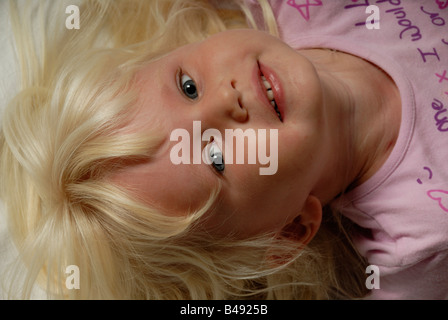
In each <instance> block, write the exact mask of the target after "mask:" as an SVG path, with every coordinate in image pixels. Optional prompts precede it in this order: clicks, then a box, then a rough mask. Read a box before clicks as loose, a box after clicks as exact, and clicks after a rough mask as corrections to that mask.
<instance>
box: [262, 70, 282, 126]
mask: <svg viewBox="0 0 448 320" xmlns="http://www.w3.org/2000/svg"><path fill="white" fill-rule="evenodd" d="M255 75H256V77H257V79H256V83H258V85H257V91H258V92H259V95H261V97H263V99H262V100H263V102H264V104H265V105H267V106H268V107H269V109H270V110H271V111H272V112H273V113H274V115H275V117H276V118H278V115H277V111H276V110H275V109H274V107H273V106H272V105H271V101H270V100H269V98H268V96H267V93H266V88H265V86H264V84H263V81H262V80H261V76H262V75H263V76H264V77H265V78H266V80H267V81H268V82H269V83H270V85H271V90H272V92H273V93H274V100H275V103H276V105H277V108H278V110H279V112H280V117H281V121H284V116H285V115H284V111H283V107H282V105H283V101H282V99H283V97H282V90H281V85H280V82H279V80H278V77H277V75H276V74H275V73H274V71H273V70H271V69H270V68H268V67H267V66H265V65H263V64H261V63H260V62H259V61H257V66H256V72H255Z"/></svg>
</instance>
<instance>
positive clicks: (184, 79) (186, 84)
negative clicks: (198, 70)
mask: <svg viewBox="0 0 448 320" xmlns="http://www.w3.org/2000/svg"><path fill="white" fill-rule="evenodd" d="M179 85H180V89H181V90H182V92H183V93H184V95H185V96H186V97H187V98H189V99H192V100H195V99H197V98H198V96H199V94H198V89H197V87H196V83H195V82H194V80H193V79H191V78H190V77H189V76H187V75H186V74H182V72H181V73H180V79H179Z"/></svg>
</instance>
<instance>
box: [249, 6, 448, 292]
mask: <svg viewBox="0 0 448 320" xmlns="http://www.w3.org/2000/svg"><path fill="white" fill-rule="evenodd" d="M270 2H271V5H272V7H273V10H274V13H275V16H276V18H277V21H278V24H279V30H280V34H281V37H282V39H283V40H284V41H285V42H286V43H288V44H289V45H290V46H292V47H293V48H296V49H304V48H312V47H323V48H332V49H336V50H340V51H344V52H348V53H351V54H353V55H356V56H359V57H362V58H364V59H366V60H368V61H370V62H372V63H373V64H376V65H378V66H379V67H381V68H382V69H383V70H385V71H386V72H387V73H388V74H389V75H390V76H391V77H392V78H393V80H394V81H395V83H396V84H397V86H398V88H399V90H400V94H401V100H402V121H401V127H400V133H399V137H398V141H397V143H396V146H395V148H394V150H393V151H392V154H391V155H390V157H389V158H388V160H387V162H386V163H385V164H384V165H383V166H382V167H381V169H380V170H379V171H378V172H377V173H376V174H375V175H374V176H373V177H372V178H371V179H369V180H368V181H367V182H365V183H364V184H362V185H361V186H359V187H357V188H356V189H354V190H352V191H351V192H349V193H347V194H346V195H345V196H344V198H343V199H341V200H340V201H338V203H337V204H335V205H337V206H338V208H339V209H340V210H341V211H342V213H343V214H344V215H345V216H347V217H348V218H350V219H351V220H353V221H354V222H355V223H357V224H358V225H360V226H362V227H364V228H368V229H370V231H371V237H370V236H369V237H367V236H356V238H355V239H354V240H355V245H356V247H357V248H358V250H359V251H360V253H361V254H362V255H363V256H365V257H366V258H367V259H368V261H369V263H370V264H372V265H376V266H378V267H379V271H380V273H379V280H380V282H379V285H380V289H372V290H371V291H370V295H369V297H370V298H373V299H448V1H447V0H428V1H423V2H422V1H400V0H378V1H377V0H370V1H369V0H358V1H352V0H341V1H334V0H333V1H325V0H322V1H320V0H311V1H310V0H284V1H280V0H278V1H276V0H271V1H270ZM246 3H248V4H249V5H250V8H251V10H252V12H253V14H254V15H255V17H256V21H257V23H259V25H260V26H261V25H262V15H261V10H260V8H259V7H258V5H257V4H255V1H253V0H246ZM368 5H376V6H377V8H378V9H379V17H378V16H377V17H376V18H379V19H378V20H377V23H376V26H379V29H369V28H367V26H366V21H369V22H370V21H372V20H376V19H375V17H374V16H373V15H372V14H373V12H372V11H368V13H366V8H367V6H368ZM378 21H379V23H378ZM369 274H370V273H369ZM369 274H366V279H367V277H368V276H369Z"/></svg>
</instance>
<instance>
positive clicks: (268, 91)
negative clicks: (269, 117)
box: [260, 74, 283, 122]
mask: <svg viewBox="0 0 448 320" xmlns="http://www.w3.org/2000/svg"><path fill="white" fill-rule="evenodd" d="M260 78H261V80H262V82H263V85H264V87H265V89H266V96H267V97H268V100H269V102H270V103H271V105H272V107H273V108H274V110H275V112H276V113H277V116H278V118H279V119H280V121H282V122H283V119H282V115H281V113H280V110H279V109H278V106H277V102H275V97H274V91H272V86H271V84H270V83H269V81H267V80H266V78H265V76H264V75H263V74H262V75H261V76H260Z"/></svg>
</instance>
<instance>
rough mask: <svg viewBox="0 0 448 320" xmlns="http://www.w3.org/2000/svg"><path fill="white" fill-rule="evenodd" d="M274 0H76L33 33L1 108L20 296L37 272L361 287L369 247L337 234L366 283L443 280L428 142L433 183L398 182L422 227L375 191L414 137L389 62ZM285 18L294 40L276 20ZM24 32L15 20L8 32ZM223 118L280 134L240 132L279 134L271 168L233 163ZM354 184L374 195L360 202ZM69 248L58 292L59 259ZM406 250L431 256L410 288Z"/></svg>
mask: <svg viewBox="0 0 448 320" xmlns="http://www.w3.org/2000/svg"><path fill="white" fill-rule="evenodd" d="M271 4H272V11H271V8H270V6H269V4H268V3H267V2H264V1H261V2H260V6H259V4H258V3H252V2H248V3H247V5H246V6H243V7H242V11H241V12H244V13H245V15H244V16H243V15H242V14H240V11H236V10H234V8H236V7H234V6H229V8H217V7H216V6H213V5H211V4H209V3H208V2H207V1H191V2H190V1H157V2H155V1H154V2H140V1H118V2H113V3H112V2H106V1H104V2H103V1H95V2H87V3H86V4H85V6H80V12H84V15H85V16H83V15H82V17H85V18H83V19H82V20H81V22H82V23H81V28H80V30H79V31H76V30H71V31H70V32H69V31H68V30H62V33H63V37H61V38H60V40H59V41H52V42H49V43H45V45H44V48H45V52H43V53H42V57H43V58H42V59H43V60H42V61H43V63H37V61H38V60H32V59H23V60H22V62H23V64H25V63H27V64H29V65H28V68H27V65H23V66H22V69H23V70H24V75H23V79H24V80H23V87H24V90H23V91H21V93H20V94H19V95H18V96H17V97H16V98H15V99H14V100H13V101H12V103H11V104H10V105H9V106H8V109H7V110H6V112H5V114H4V116H3V126H2V130H3V135H2V140H1V150H2V151H1V157H2V158H1V174H2V189H1V192H2V193H1V194H2V199H4V202H5V204H6V207H7V212H8V214H9V217H10V219H11V232H12V234H13V236H14V238H15V240H16V243H17V247H18V249H19V252H20V256H21V258H22V262H23V263H24V264H25V266H26V267H27V268H28V269H29V272H28V275H27V277H26V279H25V281H24V283H23V284H24V286H25V288H24V291H23V292H24V293H25V297H27V295H28V294H29V292H30V288H31V285H32V284H33V283H34V282H35V281H37V283H46V290H47V294H48V296H49V297H67V298H147V299H173V298H174V299H181V298H187V299H204V298H206V299H209V298H221V299H222V298H224V299H230V298H276V299H294V298H295V299H300V298H308V299H328V298H354V297H356V298H358V297H365V296H366V293H367V288H366V286H365V278H366V275H365V274H364V271H365V268H366V266H367V263H365V262H364V260H363V258H362V257H359V256H358V255H357V253H356V252H354V250H353V248H352V246H351V239H353V241H354V244H355V246H356V249H357V250H359V251H360V252H361V253H362V254H363V255H364V257H365V258H367V259H368V260H369V263H370V264H376V265H378V266H379V267H380V269H379V270H380V272H381V274H380V276H381V288H380V289H378V290H377V289H375V290H373V291H372V292H370V296H371V297H373V298H376V297H378V298H407V297H417V298H444V297H446V294H447V293H446V291H444V288H446V287H447V286H446V284H447V282H446V281H447V280H446V276H444V274H443V273H441V272H440V270H443V267H445V266H446V261H447V260H446V259H447V258H446V243H447V242H446V237H445V238H443V237H444V233H443V232H442V230H446V226H447V218H446V215H443V214H442V215H441V216H440V214H441V213H444V212H443V210H444V207H443V201H442V198H439V199H441V200H439V201H436V200H433V198H434V199H438V198H437V197H438V196H440V192H442V193H443V190H444V189H443V188H444V186H443V177H444V176H443V175H444V172H443V171H442V165H443V164H442V163H438V162H437V160H436V159H433V158H432V157H431V158H430V159H431V161H432V162H431V164H427V166H425V168H427V169H429V170H430V172H431V180H432V181H431V187H430V189H431V190H429V191H428V192H427V195H428V196H427V197H425V196H424V197H423V198H417V194H416V195H415V197H414V198H413V200H415V204H419V203H421V205H420V207H421V208H423V209H427V211H428V212H424V211H422V210H423V209H422V210H420V209H418V208H419V207H418V206H416V205H413V206H414V208H413V209H415V213H417V214H418V213H420V216H421V215H422V214H431V215H435V216H434V218H433V220H436V219H437V220H436V221H437V223H436V224H435V225H433V226H432V227H431V229H429V227H430V225H426V224H425V225H423V226H422V228H421V229H420V225H418V224H417V223H427V222H425V220H423V221H421V220H418V219H417V218H416V217H414V216H415V213H413V212H410V210H409V209H406V207H404V204H407V201H408V199H409V198H408V197H407V196H401V198H402V200H400V197H398V199H397V196H394V198H393V199H394V201H391V197H390V196H389V197H386V196H383V197H382V199H383V200H382V202H381V203H380V202H379V201H378V200H377V198H376V194H375V192H392V191H389V188H392V186H389V184H394V183H400V182H399V181H401V180H400V179H404V177H402V176H399V177H397V179H399V180H398V181H396V180H395V179H386V178H389V176H390V177H391V178H393V175H394V174H398V173H399V174H404V173H401V171H400V170H402V169H399V168H401V165H400V166H399V164H400V163H402V162H403V161H406V160H405V159H407V155H406V156H405V155H404V154H403V150H414V149H413V148H412V146H413V145H412V141H411V136H412V135H411V134H412V132H413V130H415V131H418V130H417V128H419V127H418V124H416V125H417V127H415V129H414V127H413V126H414V123H413V120H412V119H414V116H413V115H412V112H413V111H412V110H410V109H412V108H408V107H405V106H408V105H411V106H412V97H413V95H412V93H411V90H410V89H411V88H412V87H411V85H409V84H408V80H406V78H405V77H404V76H402V74H403V71H402V70H401V69H400V67H396V66H393V67H391V65H392V64H391V63H389V62H388V61H389V59H390V58H384V59H383V57H382V56H381V59H380V58H379V57H377V56H376V55H375V54H373V53H372V52H368V51H365V50H366V49H358V48H356V49H353V48H352V47H351V46H349V45H347V47H345V46H344V45H343V42H342V40H340V39H339V38H338V37H337V32H343V31H345V29H343V27H344V26H345V27H347V28H348V27H349V26H350V28H351V27H352V26H351V25H349V26H348V25H347V24H343V23H342V22H338V23H340V28H341V30H342V31H341V30H340V29H337V28H336V29H335V34H334V39H335V40H334V41H335V42H334V43H336V44H338V45H339V46H337V45H334V43H333V42H332V40H330V39H333V36H331V37H330V38H328V37H324V36H322V37H321V36H320V34H321V33H320V31H319V29H318V28H317V26H318V25H320V24H322V22H321V21H320V20H319V19H327V18H326V17H325V15H324V17H322V18H316V19H317V20H316V19H312V13H313V9H316V8H319V6H318V4H320V2H319V1H318V2H316V6H315V7H313V6H311V5H308V6H300V5H297V4H295V3H293V2H287V3H285V2H275V1H273V2H272V3H271ZM332 6H335V8H336V7H338V8H339V7H341V4H340V3H339V4H332ZM13 8H14V6H13ZM346 10H347V12H348V9H346ZM251 12H252V13H251ZM328 12H330V11H328ZM331 12H333V10H331ZM272 14H274V15H275V16H276V18H277V22H278V26H279V27H280V28H279V29H276V25H275V24H274V23H273V21H274V19H273V18H274V17H273V16H272ZM293 14H296V15H298V16H299V17H303V20H304V22H303V23H302V24H301V20H298V19H293V17H291V16H290V15H293ZM383 15H384V14H383ZM350 16H351V15H350ZM350 16H347V17H350ZM284 17H288V18H284ZM347 17H345V18H347ZM296 18H297V17H296ZM263 19H264V20H263ZM14 21H15V20H14V19H13V22H14ZM118 21H119V23H117V22H118ZM246 21H251V22H252V26H253V27H255V25H258V26H259V28H264V26H265V25H266V26H267V27H268V29H269V30H270V31H271V32H272V33H273V34H274V35H275V34H278V35H280V36H281V37H282V39H283V40H285V41H286V40H287V41H288V43H289V44H290V45H291V44H294V46H295V47H297V48H294V49H293V48H292V47H291V46H290V45H287V44H286V43H285V42H283V41H282V40H280V39H278V38H276V37H274V36H271V35H269V34H267V33H265V32H262V31H256V30H251V29H248V28H247V26H246V25H245V22H246ZM263 21H266V23H264V22H263ZM314 21H317V22H316V24H315V26H314V27H313V28H310V29H309V30H308V29H307V28H308V25H307V23H310V25H311V24H313V23H314ZM392 21H394V20H392ZM381 22H382V20H381ZM22 23H23V21H22ZM296 23H297V24H296ZM15 26H16V28H18V21H15ZM297 26H300V27H301V29H303V33H302V36H303V42H302V39H301V40H300V41H299V40H298V39H299V38H295V37H293V35H292V34H291V33H289V32H290V30H296V28H297ZM53 28H57V27H55V26H53V27H52V28H49V27H47V28H46V30H53ZM328 28H329V29H328V30H324V31H325V32H327V33H328V34H329V35H332V32H331V30H333V29H331V27H330V26H329V27H328ZM229 29H235V30H229ZM324 29H325V28H324ZM365 29H366V30H363V32H360V34H363V35H364V34H366V32H368V31H369V30H368V29H367V28H365ZM221 31H225V32H221ZM314 32H316V33H315V34H314ZM358 32H359V29H355V30H354V31H353V34H354V35H353V37H354V38H355V39H357V37H361V35H359V36H358ZM370 32H376V30H372V31H370ZM367 34H368V33H367ZM211 35H212V36H211ZM315 35H319V37H317V36H315ZM371 36H372V37H373V38H374V39H375V40H378V41H386V40H384V39H383V38H384V36H383V35H381V36H380V35H379V34H377V35H373V34H371ZM297 37H299V35H297ZM375 37H378V38H375ZM296 39H297V40H296ZM198 41H199V42H198ZM294 41H297V43H300V44H301V45H302V43H303V47H300V48H299V47H298V44H297V43H294ZM314 41H316V42H319V41H323V42H321V43H313V42H314ZM29 43H30V39H28V38H27V34H24V33H19V37H18V47H19V48H27V46H29ZM359 43H360V42H359V40H358V42H357V44H359ZM379 43H380V44H381V42H379ZM349 44H350V42H349ZM229 48H231V49H229ZM318 48H329V49H332V50H327V49H318ZM350 48H351V49H353V54H350V53H345V50H344V49H347V51H348V52H352V51H351V50H349V49H350ZM87 49H88V50H87ZM395 49H396V50H397V51H399V49H400V48H399V46H397V48H395ZM335 50H338V51H335ZM424 52H426V51H424ZM355 53H356V54H355ZM26 54H28V51H22V56H23V57H24V58H25V57H26ZM394 54H395V52H394ZM422 56H423V57H425V58H428V57H429V56H425V55H422ZM279 58H280V59H279ZM364 59H365V60H364ZM374 62H375V63H374ZM28 72H29V73H28ZM438 74H441V73H438ZM441 79H442V78H441ZM265 90H266V92H265ZM269 91H270V92H269ZM437 101H440V103H442V102H441V99H437ZM417 105H418V104H417ZM433 108H434V107H433ZM437 108H439V110H437V111H440V112H441V109H442V108H443V106H439V105H437ZM341 121H343V122H342V123H344V126H341V125H340V124H341ZM198 122H199V123H200V125H201V129H200V133H201V134H202V139H201V140H199V143H200V150H201V151H203V154H201V155H200V157H199V158H200V159H199V160H201V159H202V160H204V159H205V161H202V162H201V161H199V163H196V164H187V163H185V162H181V163H180V164H175V163H174V161H173V158H175V156H176V154H177V155H179V153H176V152H175V151H176V150H178V149H176V148H177V147H178V146H179V145H180V144H178V142H179V139H177V138H179V137H183V136H182V135H179V136H177V138H176V137H174V139H173V132H180V133H181V134H185V133H187V135H186V136H187V137H188V141H190V138H191V136H193V139H192V143H193V146H194V144H195V142H197V141H196V140H195V137H194V134H195V131H194V128H195V124H196V125H197V123H198ZM345 124H346V125H345ZM439 125H440V123H439ZM209 129H210V130H212V129H213V130H215V131H213V132H214V135H213V136H208V137H207V138H204V137H205V136H206V133H207V132H210V131H207V130H209ZM237 129H243V130H246V131H244V132H245V133H248V132H251V131H249V129H252V130H257V131H256V132H258V133H260V132H261V130H267V131H269V133H271V132H274V133H278V136H276V135H275V134H274V135H269V138H267V135H266V136H264V137H263V136H260V134H259V135H258V136H256V137H257V138H260V137H261V139H259V140H258V141H255V143H256V144H257V148H258V149H259V148H260V146H261V145H262V143H264V142H266V144H268V145H270V146H272V145H276V146H277V148H278V149H270V150H271V151H272V150H276V151H277V153H278V164H277V169H276V170H275V172H274V174H272V175H261V174H260V172H261V171H260V170H259V169H260V168H259V167H260V163H257V164H258V165H253V164H245V163H238V162H236V163H235V162H232V160H233V159H232V156H231V155H230V153H229V150H232V148H227V147H228V145H229V143H230V141H229V140H228V139H223V140H222V141H221V140H220V139H218V138H219V135H218V134H217V133H219V132H224V131H225V130H234V131H233V132H237V131H236V130H237ZM179 130H180V131H179ZM439 131H440V128H439ZM403 132H404V133H403ZM403 135H404V137H403ZM226 137H227V136H226ZM275 137H277V138H278V140H276V139H275ZM415 139H417V138H414V140H415ZM248 140H249V142H248V141H247V140H245V141H246V142H247V143H245V144H244V146H245V149H244V150H251V149H250V143H251V142H250V139H248ZM417 140H419V139H417ZM182 142H183V140H182ZM440 143H441V146H442V145H443V144H442V142H440ZM426 146H427V150H428V152H430V151H431V150H436V149H432V148H437V146H438V145H437V143H434V144H433V145H430V146H429V145H426ZM193 148H194V147H193ZM415 148H416V150H419V149H418V148H419V147H415ZM440 149H441V148H440ZM173 150H174V151H173ZM237 151H238V150H237ZM183 152H186V149H182V153H183ZM408 152H409V151H408ZM411 152H412V153H415V152H416V151H411ZM441 152H445V151H443V150H442V151H441ZM192 153H194V150H193V152H192ZM182 155H183V154H182ZM196 156H197V155H196V154H192V155H191V158H194V157H196ZM247 156H249V154H247ZM271 156H272V154H271ZM442 156H443V155H442ZM182 159H184V160H185V158H182ZM271 159H274V160H275V158H271ZM258 160H260V159H258ZM258 162H260V161H258ZM435 168H440V169H438V170H440V171H437V172H438V174H440V176H441V180H436V179H433V177H432V172H433V170H435ZM394 170H395V171H394ZM403 170H404V169H403ZM425 170H426V169H425ZM393 171H394V172H393ZM3 177H5V179H3ZM434 178H435V177H434ZM419 181H422V180H419ZM424 183H425V182H424V181H423V182H422V184H421V185H423V186H424ZM428 183H429V182H428ZM372 184H373V186H371V185H372ZM418 186H420V184H419V183H417V187H418ZM395 188H396V187H395ZM428 188H429V187H428ZM362 190H366V192H367V193H366V195H365V196H364V195H363V191H362ZM381 190H384V191H381ZM394 190H395V189H394ZM417 191H418V188H417V189H415V188H414V189H412V192H417ZM360 192H361V194H359V193H360ZM394 192H395V195H397V192H396V191H394ZM437 192H439V193H437ZM398 195H400V193H399V192H398ZM369 197H372V200H371V199H369ZM24 199H26V201H24ZM364 199H366V200H365V201H366V204H365V206H367V205H369V202H368V201H371V202H372V201H374V200H375V203H376V204H375V205H373V206H370V205H369V207H368V209H369V210H367V209H366V208H365V207H364V204H363V202H361V200H362V201H364ZM387 199H390V200H387ZM356 201H358V202H356ZM425 201H426V202H425ZM372 203H373V202H372ZM424 203H426V204H424ZM434 203H435V204H436V208H435V209H434V208H431V207H430V206H429V204H434ZM331 209H337V210H340V212H341V213H342V214H344V215H347V216H348V217H349V218H350V219H352V220H353V221H354V222H355V224H352V223H351V222H350V221H348V220H346V219H345V218H344V217H343V216H341V215H340V214H339V213H338V212H336V211H334V210H333V211H332V210H331ZM366 211H367V213H368V214H370V216H369V215H367V213H364V212H366ZM389 212H391V213H394V214H393V215H392V218H389V217H388V215H385V213H389ZM405 214H406V216H403V217H401V215H405ZM367 217H369V218H367ZM395 218H397V219H398V218H401V219H402V220H401V222H400V223H399V226H396V222H395V221H394V219H395ZM411 219H412V220H411ZM416 219H417V220H416ZM389 220H390V221H389ZM409 220H411V221H415V222H413V223H412V224H410V223H409ZM385 223H387V224H385ZM421 230H423V231H421ZM427 230H432V231H433V233H432V236H431V237H430V238H429V239H425V238H422V236H423V235H425V234H426V231H427ZM346 232H347V233H349V234H350V238H349V239H346V238H345V237H344V234H345V233H346ZM422 232H424V233H422ZM445 233H446V232H445ZM415 235H417V236H418V237H420V239H419V240H420V241H421V243H413V241H414V240H413V237H414V236H415ZM430 240H431V241H430ZM444 244H445V246H444ZM73 265H75V266H77V267H78V270H79V274H80V276H79V289H75V290H73V288H70V286H67V283H66V281H65V280H66V275H65V274H64V273H65V271H66V268H67V267H68V266H73ZM423 268H429V270H433V272H429V273H426V272H423V271H421V272H420V273H419V274H418V277H419V278H418V279H414V280H415V283H418V285H417V286H414V285H415V284H413V283H412V282H411V281H410V279H408V277H410V276H411V275H410V274H407V272H408V271H409V272H412V275H413V274H415V273H413V272H416V271H419V270H423ZM436 272H438V273H436ZM436 278H437V279H438V281H435V280H434V279H436ZM426 282H427V284H426ZM21 289H22V288H21Z"/></svg>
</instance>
